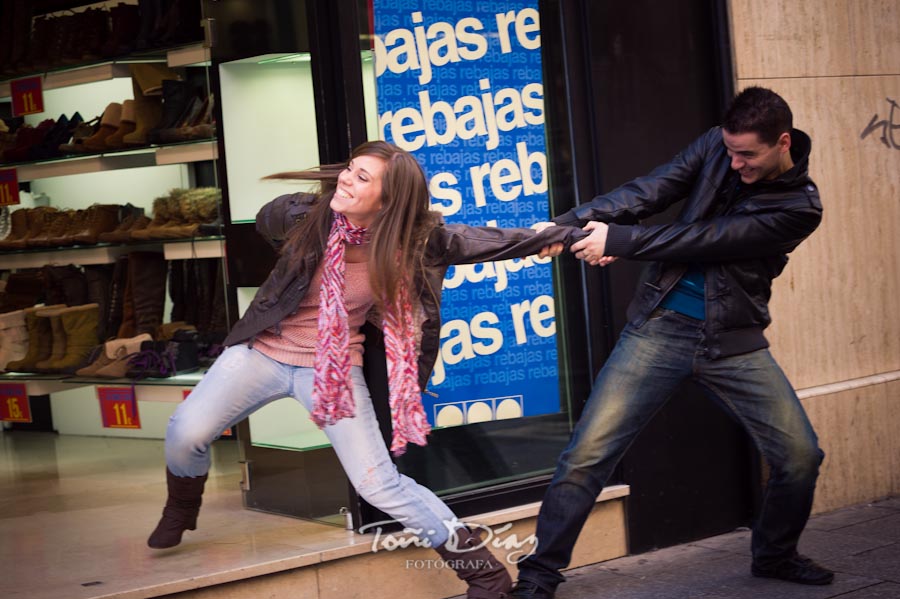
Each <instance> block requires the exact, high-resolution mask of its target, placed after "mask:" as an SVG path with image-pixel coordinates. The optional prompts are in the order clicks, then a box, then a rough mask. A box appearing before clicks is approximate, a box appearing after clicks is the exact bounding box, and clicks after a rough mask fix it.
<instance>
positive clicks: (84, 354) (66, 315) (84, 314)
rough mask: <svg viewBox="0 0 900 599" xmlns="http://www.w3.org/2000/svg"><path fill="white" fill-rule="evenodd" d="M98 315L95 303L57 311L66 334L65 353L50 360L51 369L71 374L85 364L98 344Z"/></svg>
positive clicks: (98, 309)
mask: <svg viewBox="0 0 900 599" xmlns="http://www.w3.org/2000/svg"><path fill="white" fill-rule="evenodd" d="M99 315H100V306H98V305H97V304H85V305H83V306H75V307H72V308H66V309H65V310H62V311H61V312H60V313H59V318H60V320H61V321H62V326H63V329H64V330H65V335H66V353H65V355H64V356H63V357H62V358H60V359H58V360H53V361H52V362H50V364H49V367H50V368H51V369H52V370H54V371H59V372H64V373H68V374H72V373H74V372H75V371H76V370H78V369H79V368H81V367H82V366H84V365H85V362H86V361H87V358H88V357H89V356H90V354H91V351H92V350H93V349H94V348H95V347H96V346H97V345H99V344H100V340H99V339H98V338H97V323H98V319H99Z"/></svg>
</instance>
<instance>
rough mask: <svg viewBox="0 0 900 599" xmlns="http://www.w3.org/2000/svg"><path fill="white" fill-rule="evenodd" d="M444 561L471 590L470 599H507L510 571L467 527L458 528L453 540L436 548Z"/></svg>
mask: <svg viewBox="0 0 900 599" xmlns="http://www.w3.org/2000/svg"><path fill="white" fill-rule="evenodd" d="M435 551H437V552H438V553H439V554H440V556H441V558H442V559H443V560H444V561H445V562H446V563H447V565H448V566H450V567H451V568H453V569H454V570H455V571H456V576H457V577H458V578H459V579H460V580H464V581H466V583H468V585H469V588H468V590H467V591H466V597H467V599H504V598H505V597H509V592H510V591H511V590H512V579H511V578H510V577H509V572H507V571H506V568H505V567H504V566H503V564H501V563H500V562H499V561H498V560H497V558H495V557H494V556H493V555H492V554H491V552H490V551H489V550H488V548H487V547H485V546H484V545H483V544H482V541H481V539H480V538H479V537H478V535H476V534H475V533H473V532H472V531H471V530H469V529H468V528H457V529H456V530H455V531H454V533H452V534H451V536H450V539H449V540H448V541H447V542H446V543H444V544H443V545H441V546H440V547H436V548H435Z"/></svg>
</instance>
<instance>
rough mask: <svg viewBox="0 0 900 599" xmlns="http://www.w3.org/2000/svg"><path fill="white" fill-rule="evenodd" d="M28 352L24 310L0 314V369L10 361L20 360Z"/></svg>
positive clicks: (3, 369) (4, 368)
mask: <svg viewBox="0 0 900 599" xmlns="http://www.w3.org/2000/svg"><path fill="white" fill-rule="evenodd" d="M26 354H28V328H27V327H26V326H25V310H16V311H14V312H7V313H5V314H0V371H5V370H6V365H7V364H9V363H10V362H14V361H17V360H21V359H22V358H24V357H25V356H26Z"/></svg>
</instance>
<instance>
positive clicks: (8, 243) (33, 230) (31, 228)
mask: <svg viewBox="0 0 900 599" xmlns="http://www.w3.org/2000/svg"><path fill="white" fill-rule="evenodd" d="M56 211H57V210H56V208H53V207H51V206H38V207H37V208H29V209H27V210H25V217H26V220H27V221H28V222H27V224H28V229H27V230H26V231H25V233H24V235H22V237H19V238H17V239H12V240H4V241H3V242H2V243H0V249H4V250H24V249H25V248H27V247H28V240H29V239H31V238H32V237H39V236H40V235H41V233H42V232H43V230H44V227H45V226H46V225H47V224H49V222H48V221H49V220H50V216H49V215H50V214H52V213H54V212H56Z"/></svg>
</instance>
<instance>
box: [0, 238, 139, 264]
mask: <svg viewBox="0 0 900 599" xmlns="http://www.w3.org/2000/svg"><path fill="white" fill-rule="evenodd" d="M142 245H143V244H142ZM132 249H135V248H134V247H133V246H125V245H103V246H79V247H72V248H60V249H52V250H25V251H21V252H12V253H0V270H15V269H20V268H40V267H41V266H44V265H46V264H81V265H88V264H112V263H114V262H115V261H116V259H118V257H119V256H121V255H122V254H125V253H128V252H129V251H131V250H132Z"/></svg>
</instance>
